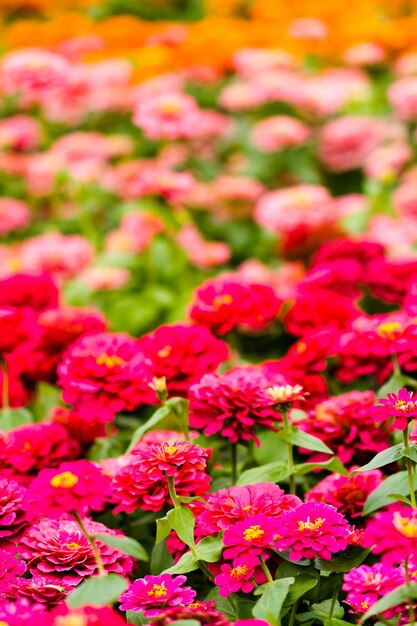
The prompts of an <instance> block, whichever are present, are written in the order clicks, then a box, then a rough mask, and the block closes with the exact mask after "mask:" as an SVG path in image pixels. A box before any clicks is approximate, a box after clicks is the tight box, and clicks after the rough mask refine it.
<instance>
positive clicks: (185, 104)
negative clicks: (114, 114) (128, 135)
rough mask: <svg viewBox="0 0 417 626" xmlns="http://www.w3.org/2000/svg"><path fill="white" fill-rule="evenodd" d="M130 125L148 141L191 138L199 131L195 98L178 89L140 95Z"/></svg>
mask: <svg viewBox="0 0 417 626" xmlns="http://www.w3.org/2000/svg"><path fill="white" fill-rule="evenodd" d="M133 122H134V124H136V126H139V128H141V129H142V130H143V132H144V135H145V136H146V137H148V138H149V139H170V140H173V139H180V138H186V137H192V136H193V135H194V133H195V132H196V130H197V129H198V125H199V109H198V106H197V102H196V101H195V100H194V98H192V97H191V96H189V95H186V94H184V93H181V92H180V91H178V90H171V91H168V90H167V91H162V92H160V93H155V94H142V95H141V96H140V98H139V100H138V102H137V104H136V106H135V110H134V113H133Z"/></svg>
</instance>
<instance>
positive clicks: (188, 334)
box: [138, 324, 229, 396]
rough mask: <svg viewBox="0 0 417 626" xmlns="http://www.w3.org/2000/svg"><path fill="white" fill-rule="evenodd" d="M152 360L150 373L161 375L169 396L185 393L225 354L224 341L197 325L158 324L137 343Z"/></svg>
mask: <svg viewBox="0 0 417 626" xmlns="http://www.w3.org/2000/svg"><path fill="white" fill-rule="evenodd" d="M138 346H139V349H140V350H142V352H143V353H144V355H145V357H146V358H148V359H149V360H150V361H151V362H152V367H151V369H152V375H153V376H155V377H157V378H160V377H162V376H164V377H165V379H166V382H167V388H168V391H169V393H170V395H174V396H175V395H180V396H183V395H185V394H186V392H187V391H188V389H189V388H190V386H191V385H193V384H194V383H196V382H198V381H199V380H200V378H201V377H202V376H203V374H207V373H209V372H212V371H214V370H215V369H217V367H218V366H219V365H220V363H222V362H223V361H226V360H227V358H228V356H229V348H228V346H227V344H226V343H224V342H223V341H221V340H220V339H216V337H214V335H212V333H211V332H210V331H209V330H208V328H207V327H206V326H203V325H201V324H171V325H165V326H160V327H159V328H157V329H156V331H155V332H153V333H151V334H149V335H145V336H144V337H142V338H141V339H140V340H139V342H138Z"/></svg>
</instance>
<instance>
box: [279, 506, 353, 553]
mask: <svg viewBox="0 0 417 626" xmlns="http://www.w3.org/2000/svg"><path fill="white" fill-rule="evenodd" d="M349 529H350V527H349V525H348V523H347V521H346V519H345V518H344V517H343V515H341V513H339V512H338V511H337V509H336V508H335V507H333V506H329V505H328V504H321V503H316V502H306V503H304V504H301V505H300V506H299V507H297V508H296V509H294V510H293V511H288V512H287V513H284V515H283V516H282V517H281V519H280V526H279V535H280V536H279V539H278V541H277V543H276V548H277V549H278V550H280V551H282V552H286V551H287V550H290V558H291V559H292V560H294V561H300V560H301V559H314V558H316V557H319V558H321V559H325V560H329V559H331V557H332V554H334V553H336V552H340V551H341V550H345V549H346V547H347V545H348V538H349Z"/></svg>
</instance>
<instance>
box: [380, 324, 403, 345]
mask: <svg viewBox="0 0 417 626" xmlns="http://www.w3.org/2000/svg"><path fill="white" fill-rule="evenodd" d="M401 330H402V325H401V324H400V322H384V323H383V324H379V326H377V327H376V334H377V335H379V337H382V339H389V340H390V341H393V340H394V339H395V337H396V336H397V335H398V334H399V332H400V331H401Z"/></svg>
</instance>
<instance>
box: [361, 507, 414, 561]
mask: <svg viewBox="0 0 417 626" xmlns="http://www.w3.org/2000/svg"><path fill="white" fill-rule="evenodd" d="M365 539H366V545H367V546H369V547H371V546H372V552H374V553H375V554H380V555H381V561H382V563H384V564H387V565H398V564H399V563H400V562H401V561H405V559H406V558H407V557H408V556H409V555H410V554H416V553H417V511H416V510H415V509H412V508H409V507H405V506H402V507H401V508H398V510H396V511H395V510H394V511H393V510H392V508H391V510H388V511H381V512H378V513H377V514H376V515H375V516H374V517H372V518H371V519H370V520H369V521H368V524H367V527H366V533H365Z"/></svg>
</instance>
